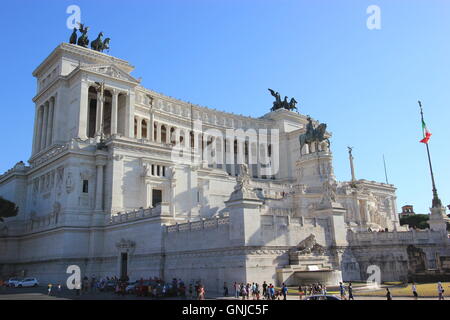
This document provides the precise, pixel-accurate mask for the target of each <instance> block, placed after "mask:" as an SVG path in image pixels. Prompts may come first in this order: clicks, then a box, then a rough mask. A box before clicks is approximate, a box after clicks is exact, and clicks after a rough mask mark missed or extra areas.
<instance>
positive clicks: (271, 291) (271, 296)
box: [269, 284, 275, 300]
mask: <svg viewBox="0 0 450 320" xmlns="http://www.w3.org/2000/svg"><path fill="white" fill-rule="evenodd" d="M269 299H270V300H275V287H274V286H273V285H272V284H269Z"/></svg>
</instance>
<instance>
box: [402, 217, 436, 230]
mask: <svg viewBox="0 0 450 320" xmlns="http://www.w3.org/2000/svg"><path fill="white" fill-rule="evenodd" d="M429 218H430V216H429V215H428V214H414V215H411V216H406V217H401V218H400V225H402V226H403V225H406V224H407V225H409V226H410V227H411V228H416V229H427V228H429V227H430V225H429V224H428V219H429Z"/></svg>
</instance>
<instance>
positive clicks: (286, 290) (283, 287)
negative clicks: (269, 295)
mask: <svg viewBox="0 0 450 320" xmlns="http://www.w3.org/2000/svg"><path fill="white" fill-rule="evenodd" d="M287 293H288V287H287V286H286V285H285V284H284V282H283V285H282V286H281V294H282V295H283V300H286V295H287Z"/></svg>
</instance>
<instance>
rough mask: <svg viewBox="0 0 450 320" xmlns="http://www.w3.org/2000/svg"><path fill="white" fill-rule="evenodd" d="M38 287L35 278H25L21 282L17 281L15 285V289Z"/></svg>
mask: <svg viewBox="0 0 450 320" xmlns="http://www.w3.org/2000/svg"><path fill="white" fill-rule="evenodd" d="M38 285H39V282H38V281H37V279H36V278H25V279H23V280H22V281H19V283H17V284H16V287H18V288H21V287H37V286H38Z"/></svg>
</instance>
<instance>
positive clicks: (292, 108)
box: [288, 98, 297, 111]
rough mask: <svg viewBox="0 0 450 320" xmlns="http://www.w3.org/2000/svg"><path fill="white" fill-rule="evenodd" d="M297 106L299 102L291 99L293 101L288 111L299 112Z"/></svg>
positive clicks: (290, 102)
mask: <svg viewBox="0 0 450 320" xmlns="http://www.w3.org/2000/svg"><path fill="white" fill-rule="evenodd" d="M296 104H297V100H295V98H291V101H289V106H288V110H290V111H292V110H296V111H297V107H296V106H295V105H296Z"/></svg>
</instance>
